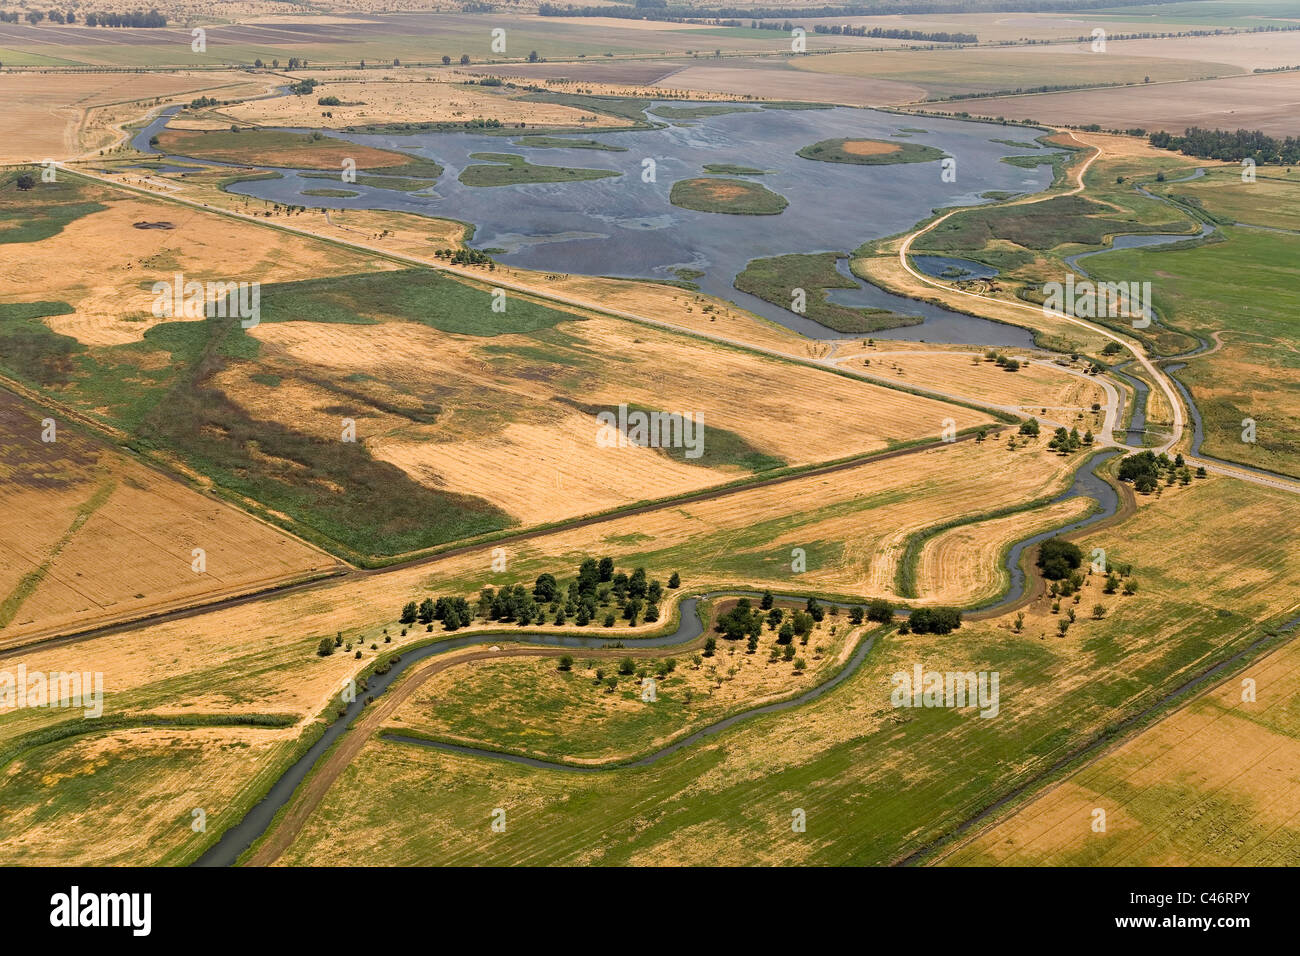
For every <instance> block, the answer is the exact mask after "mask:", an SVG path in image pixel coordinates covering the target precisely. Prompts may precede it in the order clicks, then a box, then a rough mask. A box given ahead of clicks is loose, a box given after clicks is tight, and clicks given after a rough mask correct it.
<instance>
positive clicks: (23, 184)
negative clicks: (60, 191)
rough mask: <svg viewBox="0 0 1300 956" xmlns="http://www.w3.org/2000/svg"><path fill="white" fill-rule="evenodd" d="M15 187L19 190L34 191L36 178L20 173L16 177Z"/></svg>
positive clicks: (29, 174)
mask: <svg viewBox="0 0 1300 956" xmlns="http://www.w3.org/2000/svg"><path fill="white" fill-rule="evenodd" d="M17 185H18V188H19V189H23V190H27V189H34V188H35V187H36V177H35V176H33V175H32V174H31V173H22V174H20V175H19V177H18V180H17Z"/></svg>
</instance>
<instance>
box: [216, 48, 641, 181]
mask: <svg viewBox="0 0 1300 956" xmlns="http://www.w3.org/2000/svg"><path fill="white" fill-rule="evenodd" d="M291 75H292V76H295V77H298V78H300V79H308V78H310V79H316V80H319V81H320V85H319V86H317V87H316V89H315V90H314V91H313V92H312V93H311V94H310V95H308V96H280V97H276V98H274V99H262V100H253V101H250V102H247V103H240V104H238V105H235V106H226V107H221V108H220V110H219V112H220V113H221V115H222V116H228V117H230V118H231V119H234V120H237V121H238V122H240V123H250V124H254V125H257V126H295V127H304V126H307V127H314V128H320V129H342V128H343V127H346V126H364V125H368V124H376V123H434V122H441V123H461V122H465V121H467V120H475V119H484V120H491V119H496V120H500V121H501V122H502V123H506V124H509V125H511V126H514V125H516V124H518V123H524V124H526V125H527V126H529V127H534V126H574V127H577V126H582V127H588V128H590V129H601V128H610V127H620V126H629V125H631V123H630V121H629V120H626V119H621V118H618V117H614V116H609V115H606V114H604V113H600V114H593V113H590V112H587V111H586V110H581V109H577V108H575V107H572V106H561V105H558V104H552V103H533V102H528V101H526V100H518V99H514V98H512V96H511V91H507V90H504V89H503V88H491V87H483V86H477V85H476V86H467V85H465V84H464V80H465V79H468V78H469V76H468V74H459V73H451V74H448V73H447V72H445V71H442V72H436V73H431V72H429V71H416V70H403V71H402V72H401V74H400V76H401V79H400V80H398V79H395V78H394V77H391V76H384V77H382V78H381V77H380V76H378V75H374V76H372V77H366V76H365V74H348V73H343V74H340V73H338V72H337V71H308V72H302V73H294V74H291ZM449 80H453V81H452V82H449ZM494 90H495V91H494ZM322 96H337V97H338V98H339V99H340V100H341V101H342V105H339V106H320V105H319V104H317V102H316V101H317V100H318V99H319V98H320V97H322ZM327 114H328V115H327ZM225 125H226V126H229V120H227V121H226V123H225ZM358 163H359V161H358Z"/></svg>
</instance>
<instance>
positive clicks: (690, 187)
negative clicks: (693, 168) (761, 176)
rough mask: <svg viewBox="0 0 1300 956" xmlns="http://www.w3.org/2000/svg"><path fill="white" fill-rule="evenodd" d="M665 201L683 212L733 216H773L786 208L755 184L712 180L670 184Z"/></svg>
mask: <svg viewBox="0 0 1300 956" xmlns="http://www.w3.org/2000/svg"><path fill="white" fill-rule="evenodd" d="M668 201H669V202H671V203H672V204H673V205H674V206H681V207H682V208H683V209H694V210H695V211H696V212H718V213H727V214H729V215H733V216H776V215H780V214H781V213H783V212H785V207H786V206H788V205H789V204H790V203H789V200H787V199H786V198H785V197H784V196H782V195H781V194H779V193H774V192H772V190H770V189H768V188H767V187H766V186H763V185H761V184H759V183H751V182H749V181H748V180H744V179H712V178H700V179H679V180H678V181H677V182H675V183H673V188H672V190H671V192H670V193H669V194H668Z"/></svg>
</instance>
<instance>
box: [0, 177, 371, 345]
mask: <svg viewBox="0 0 1300 956" xmlns="http://www.w3.org/2000/svg"><path fill="white" fill-rule="evenodd" d="M85 189H86V197H85V198H86V199H88V200H94V201H96V202H100V203H103V204H105V205H106V206H107V207H108V208H106V209H104V210H102V211H100V212H95V213H91V214H90V215H87V216H82V217H81V218H79V219H76V220H73V221H72V222H70V223H68V224H67V225H66V226H65V227H64V228H63V230H62V231H61V232H59V233H58V234H57V235H54V236H51V237H50V238H48V239H44V240H42V241H40V242H29V243H23V244H22V246H21V250H22V255H21V256H14V257H7V258H6V260H5V261H4V263H3V264H0V301H5V302H23V301H29V300H31V299H32V298H33V296H34V295H35V293H34V292H33V290H32V281H31V280H32V276H33V275H39V276H41V277H42V278H41V283H42V284H41V290H40V295H39V296H38V298H40V299H42V300H46V301H61V302H66V303H67V304H68V305H70V306H72V308H73V309H74V310H75V311H74V312H72V313H71V314H68V315H59V316H52V317H49V318H46V319H45V320H44V321H45V323H46V324H47V325H49V327H50V328H51V329H53V330H54V331H55V332H58V333H60V334H62V335H68V336H71V337H73V338H75V339H76V340H77V341H79V342H81V343H82V344H83V345H92V346H111V345H121V344H125V343H128V342H138V341H140V340H141V339H142V338H143V337H144V333H145V332H146V331H147V330H148V329H150V328H152V327H153V326H154V325H157V324H158V323H159V322H162V321H168V320H165V319H160V318H157V317H155V316H154V315H153V314H152V306H153V303H154V301H155V296H154V295H153V293H152V291H151V287H152V285H153V283H154V282H158V281H164V282H171V281H173V276H174V275H175V274H176V273H177V272H179V273H182V274H183V275H184V276H185V279H186V280H187V281H189V280H198V281H201V282H204V283H207V282H261V283H263V284H268V283H272V282H288V281H293V280H297V279H308V278H316V277H320V276H330V275H340V274H347V273H354V272H367V271H371V272H373V271H379V270H385V269H392V268H396V267H395V266H394V265H393V264H392V263H390V262H387V261H385V260H380V259H375V258H373V257H370V256H367V255H364V254H360V253H352V252H349V251H346V250H343V249H340V248H339V247H337V246H328V245H325V244H323V243H318V242H313V241H312V240H310V239H304V238H301V237H297V236H293V235H290V234H288V233H285V232H283V231H280V230H276V229H268V228H264V227H260V226H257V225H254V224H252V223H247V222H239V221H237V220H234V219H230V218H227V217H222V216H218V215H216V214H214V213H208V212H203V211H202V210H198V209H193V208H189V207H185V206H178V205H174V204H171V203H165V202H159V201H155V200H152V199H149V198H147V197H143V196H139V195H137V194H133V193H132V194H127V193H123V192H119V191H117V190H114V189H112V188H110V187H107V186H98V185H93V184H90V185H87V186H86V187H85ZM138 222H169V223H171V224H172V225H173V227H174V228H172V229H137V228H135V223H138ZM10 248H18V247H12V246H11V247H10Z"/></svg>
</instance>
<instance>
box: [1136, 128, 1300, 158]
mask: <svg viewBox="0 0 1300 956" xmlns="http://www.w3.org/2000/svg"><path fill="white" fill-rule="evenodd" d="M1149 140H1150V143H1151V145H1152V146H1155V147H1157V148H1158V149H1170V150H1177V151H1178V152H1180V153H1182V154H1183V155H1184V156H1196V157H1198V158H1199V159H1218V160H1224V161H1229V162H1233V161H1238V160H1242V159H1247V158H1250V159H1253V160H1254V161H1255V162H1257V163H1261V164H1263V163H1277V164H1280V165H1290V164H1293V163H1300V138H1297V137H1295V136H1288V137H1287V138H1286V139H1277V138H1275V137H1273V136H1268V135H1267V134H1265V133H1262V132H1260V131H1259V130H1245V129H1239V130H1237V131H1236V132H1229V131H1228V130H1226V129H1201V128H1200V127H1198V126H1192V127H1189V128H1188V129H1187V130H1185V131H1184V133H1183V135H1182V136H1174V135H1172V134H1170V133H1166V132H1163V131H1162V132H1158V133H1152V134H1151V135H1150V137H1149Z"/></svg>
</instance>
